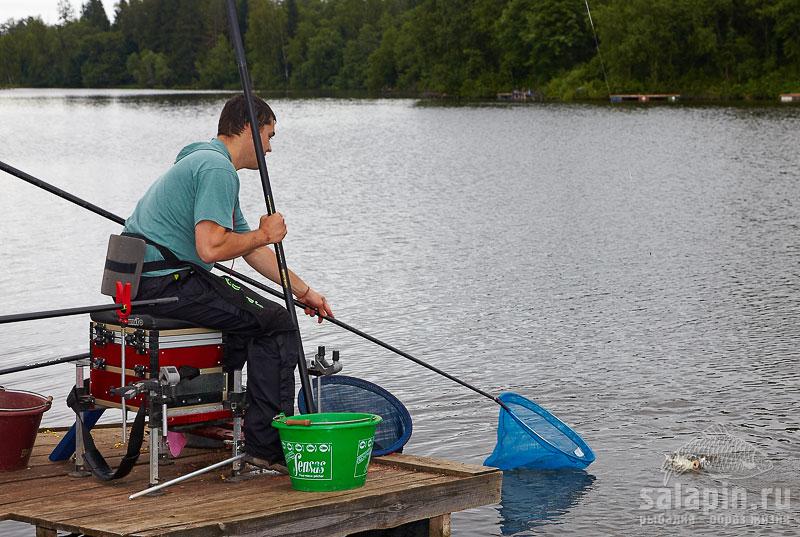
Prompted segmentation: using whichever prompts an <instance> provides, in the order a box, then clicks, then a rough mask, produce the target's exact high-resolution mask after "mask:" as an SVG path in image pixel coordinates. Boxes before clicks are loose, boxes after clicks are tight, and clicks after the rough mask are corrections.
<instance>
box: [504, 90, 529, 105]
mask: <svg viewBox="0 0 800 537" xmlns="http://www.w3.org/2000/svg"><path fill="white" fill-rule="evenodd" d="M534 98H535V94H534V92H533V91H531V90H530V89H528V90H525V91H523V90H514V91H510V92H505V93H498V94H497V100H498V101H514V102H526V101H532V100H534Z"/></svg>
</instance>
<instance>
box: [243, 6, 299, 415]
mask: <svg viewBox="0 0 800 537" xmlns="http://www.w3.org/2000/svg"><path fill="white" fill-rule="evenodd" d="M228 23H229V24H230V29H231V41H232V42H233V48H234V51H235V52H236V63H237V64H238V66H239V78H241V80H242V90H243V91H244V97H245V99H244V100H245V103H246V104H247V115H248V117H249V118H250V130H251V131H252V133H253V145H255V150H256V159H257V162H258V172H259V174H260V175H261V188H262V189H263V190H264V201H265V202H266V205H267V214H268V215H273V214H275V200H274V199H273V197H272V186H270V183H269V171H268V170H267V161H266V160H265V159H264V147H263V146H262V144H261V129H260V128H259V127H260V126H259V124H258V118H257V117H256V110H255V107H254V106H253V85H252V83H251V81H250V73H249V72H248V71H247V58H245V55H244V45H243V44H242V35H241V32H240V31H239V18H238V17H237V15H236V2H235V0H228ZM274 246H275V258H276V259H277V262H278V270H279V272H280V275H281V287H283V296H284V301H285V303H286V310H287V311H288V312H289V317H290V318H291V320H292V325H294V327H295V334H297V336H296V337H297V352H298V354H297V365H298V368H299V369H300V384H301V385H302V386H303V396H304V398H305V403H306V408H307V409H308V410H309V412H314V399H313V398H312V397H311V393H312V392H311V380H310V379H309V377H308V366H307V364H306V354H305V352H303V338H302V336H301V335H300V325H299V323H298V321H297V312H296V311H295V309H294V307H293V306H294V304H293V298H292V283H291V282H290V281H289V267H288V266H287V264H286V254H285V253H284V251H283V242H281V241H279V242H276V243H275V245H274Z"/></svg>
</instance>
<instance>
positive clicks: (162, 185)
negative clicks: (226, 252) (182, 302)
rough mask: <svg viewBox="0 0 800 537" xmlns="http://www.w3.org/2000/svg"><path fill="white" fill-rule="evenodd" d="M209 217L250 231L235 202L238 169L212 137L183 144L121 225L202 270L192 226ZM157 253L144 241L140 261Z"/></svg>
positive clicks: (158, 256) (154, 257)
mask: <svg viewBox="0 0 800 537" xmlns="http://www.w3.org/2000/svg"><path fill="white" fill-rule="evenodd" d="M202 220H211V221H212V222H216V223H217V224H219V225H220V226H222V227H224V228H227V229H230V230H233V231H234V232H236V233H244V232H247V231H250V227H249V226H248V225H247V221H246V220H245V219H244V216H243V215H242V211H241V209H240V208H239V175H238V174H237V173H236V169H235V168H234V167H233V163H232V162H231V155H230V153H229V152H228V149H227V148H226V147H225V144H223V143H222V142H221V141H219V140H218V139H216V138H215V139H213V140H211V141H210V142H198V143H194V144H190V145H187V146H186V147H184V148H183V149H182V150H181V151H180V153H178V156H177V158H176V159H175V164H174V165H173V166H172V168H170V169H169V170H168V171H167V173H165V174H164V175H162V176H161V177H159V178H158V179H157V180H156V182H154V183H153V184H152V185H151V186H150V188H149V189H148V190H147V192H145V194H144V196H142V199H140V200H139V203H137V204H136V209H134V211H133V214H132V215H131V216H130V217H129V218H128V219H127V220H126V221H125V231H127V232H129V233H137V234H139V235H144V236H145V237H147V238H148V239H150V240H151V241H153V242H156V243H158V244H161V245H162V246H166V247H167V248H169V249H170V250H171V251H172V252H173V253H174V254H175V255H176V256H177V257H178V259H181V260H186V261H191V262H192V263H196V264H198V265H200V266H202V267H205V268H206V269H208V270H211V267H212V266H213V265H211V264H209V263H204V262H203V261H202V260H201V259H200V256H199V255H197V249H196V248H195V241H194V227H195V225H197V223H198V222H200V221H202ZM162 259H163V256H162V255H161V254H160V253H159V252H158V250H157V249H156V248H155V247H153V246H150V245H149V244H148V245H147V251H146V252H145V258H144V260H145V262H147V261H160V260H162ZM175 270H177V269H167V270H158V271H153V272H148V273H145V276H163V275H166V274H170V273H172V272H175Z"/></svg>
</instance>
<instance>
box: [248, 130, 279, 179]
mask: <svg viewBox="0 0 800 537" xmlns="http://www.w3.org/2000/svg"><path fill="white" fill-rule="evenodd" d="M245 132H246V133H248V134H247V135H246V138H247V142H246V147H248V148H249V152H248V159H247V164H246V165H245V168H247V169H250V170H257V169H258V159H257V158H256V149H255V144H253V136H252V134H251V133H252V130H251V129H250V125H249V124H248V125H247V126H246V127H245ZM259 132H260V134H261V147H263V148H264V155H266V154H267V153H269V152H271V151H272V145H271V143H270V140H271V139H272V137H273V136H275V122H272V123H270V124H269V125H264V126H263V127H261V130H260V131H259Z"/></svg>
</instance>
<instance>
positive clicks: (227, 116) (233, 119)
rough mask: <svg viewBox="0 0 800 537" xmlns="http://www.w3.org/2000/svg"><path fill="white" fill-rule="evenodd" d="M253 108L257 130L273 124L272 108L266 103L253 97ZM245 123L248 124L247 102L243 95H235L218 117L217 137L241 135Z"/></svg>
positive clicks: (273, 114) (273, 113)
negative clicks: (256, 120)
mask: <svg viewBox="0 0 800 537" xmlns="http://www.w3.org/2000/svg"><path fill="white" fill-rule="evenodd" d="M253 107H254V108H255V109H256V118H257V119H258V128H259V130H260V129H261V127H263V126H264V125H269V124H271V123H274V122H275V120H276V118H275V112H273V111H272V108H270V107H269V105H268V104H267V103H265V102H264V101H263V100H262V99H260V98H258V97H256V96H255V95H253ZM247 123H249V118H248V117H247V102H246V101H245V98H244V95H237V96H236V97H233V98H231V99H229V100H228V102H227V103H225V106H224V107H223V108H222V113H221V114H220V115H219V126H218V127H217V136H219V135H225V136H236V135H238V134H241V133H242V131H244V127H245V125H246V124H247Z"/></svg>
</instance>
